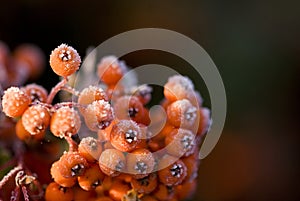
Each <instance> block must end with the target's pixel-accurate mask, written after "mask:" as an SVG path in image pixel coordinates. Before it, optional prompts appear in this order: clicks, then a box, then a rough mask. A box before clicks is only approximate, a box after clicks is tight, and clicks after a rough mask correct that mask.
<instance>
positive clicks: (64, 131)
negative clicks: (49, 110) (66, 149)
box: [50, 106, 81, 138]
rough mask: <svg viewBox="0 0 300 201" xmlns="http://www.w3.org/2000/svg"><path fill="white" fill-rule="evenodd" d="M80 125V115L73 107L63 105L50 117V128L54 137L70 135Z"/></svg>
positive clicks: (75, 131)
mask: <svg viewBox="0 0 300 201" xmlns="http://www.w3.org/2000/svg"><path fill="white" fill-rule="evenodd" d="M80 126H81V121H80V116H79V114H78V112H77V111H76V110H75V109H74V108H70V107H67V106H63V107H61V108H59V109H57V110H56V111H55V112H54V113H53V115H52V118H51V122H50V130H51V132H52V133H53V135H55V136H56V137H60V138H63V137H64V136H72V135H75V134H76V133H78V131H79V129H80Z"/></svg>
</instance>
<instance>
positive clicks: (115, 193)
mask: <svg viewBox="0 0 300 201" xmlns="http://www.w3.org/2000/svg"><path fill="white" fill-rule="evenodd" d="M129 190H130V187H129V185H127V184H126V183H123V182H122V181H119V180H117V181H115V182H114V183H113V184H112V186H111V187H110V189H109V196H110V197H111V198H112V199H113V200H115V201H120V200H122V199H123V197H124V196H125V195H126V194H127V192H128V191H129Z"/></svg>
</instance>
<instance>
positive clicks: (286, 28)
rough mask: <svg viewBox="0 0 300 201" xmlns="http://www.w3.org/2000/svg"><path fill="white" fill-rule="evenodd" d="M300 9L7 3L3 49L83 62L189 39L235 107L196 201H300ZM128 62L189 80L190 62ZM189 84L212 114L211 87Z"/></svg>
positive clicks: (45, 79) (141, 56)
mask: <svg viewBox="0 0 300 201" xmlns="http://www.w3.org/2000/svg"><path fill="white" fill-rule="evenodd" d="M299 8H300V2H299V1H292V0H286V1H271V0H263V1H258V0H255V1H222V0H211V1H79V0H74V1H58V0H52V1H50V0H44V1H38V0H16V1H8V0H2V1H1V6H0V40H3V41H4V42H6V43H7V44H8V45H9V46H10V48H11V49H13V48H14V47H16V46H17V45H19V44H20V43H24V42H30V43H34V44H36V45H38V46H40V47H41V48H42V49H43V51H44V52H45V54H46V55H49V54H50V52H51V50H52V49H53V48H55V47H56V46H58V45H59V44H61V43H63V42H64V43H68V44H70V45H72V46H74V47H75V48H76V49H77V50H78V51H79V53H80V54H81V55H85V50H86V49H87V47H89V46H97V45H99V44H100V43H101V42H103V41H105V40H106V39H108V38H110V37H112V36H114V35H116V34H118V33H122V32H124V31H128V30H132V29H136V28H146V27H154V28H165V29H171V30H174V31H177V32H179V33H182V34H185V35H186V36H188V37H190V38H192V39H193V40H195V41H196V42H198V43H199V44H200V45H201V46H202V47H203V48H204V49H205V50H206V51H207V52H208V53H209V55H210V56H211V58H212V59H213V60H214V62H215V64H216V65H217V67H218V69H219V71H220V74H221V76H222V78H223V81H224V85H225V88H226V93H227V99H228V114H227V119H226V125H225V129H224V133H223V134H222V136H221V139H220V141H219V143H218V144H217V146H216V149H215V150H214V151H213V152H212V153H211V154H210V155H209V156H208V157H207V158H205V159H204V160H203V161H202V163H201V166H200V169H199V178H198V180H199V184H198V190H197V195H195V198H194V200H199V201H200V200H203V201H259V200H262V201H263V200H264V201H268V200H273V201H274V200H285V201H289V200H299V199H300V182H299V178H300V174H299V169H300V157H299V145H300V143H299V140H300V137H299V128H298V127H299V112H300V110H299V98H300V90H299V84H300V81H299V75H300V66H299V65H300V57H299V53H300V51H299V50H300V40H299V35H300V29H299V27H300V15H299ZM124 59H125V60H126V62H127V63H128V64H129V65H130V66H133V67H135V66H139V65H142V64H147V63H160V64H163V65H168V66H170V67H174V68H175V69H179V71H180V72H182V73H183V74H186V75H189V74H191V71H190V67H189V66H188V64H187V63H186V62H185V61H183V60H181V59H179V58H177V57H176V56H174V55H170V54H167V53H163V52H159V51H141V52H135V53H131V54H129V55H127V56H125V57H124ZM49 75H50V76H49ZM191 77H192V79H193V81H194V82H195V83H196V87H197V89H199V90H200V91H201V94H202V95H203V97H204V99H205V105H206V106H209V97H208V92H207V90H206V88H205V85H204V84H203V82H202V81H201V79H200V78H199V77H193V75H191ZM37 82H38V83H40V84H42V85H44V86H45V87H46V88H48V89H50V88H51V87H52V86H53V85H54V84H55V83H56V82H57V77H56V76H55V75H54V73H52V71H51V69H50V68H49V67H48V68H47V70H46V71H45V72H44V74H43V76H42V78H41V79H40V80H39V81H37Z"/></svg>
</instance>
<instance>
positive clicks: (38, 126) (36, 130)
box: [22, 105, 50, 135]
mask: <svg viewBox="0 0 300 201" xmlns="http://www.w3.org/2000/svg"><path fill="white" fill-rule="evenodd" d="M22 123H23V126H24V128H25V129H26V130H27V131H28V132H29V133H30V134H31V135H38V134H40V133H44V132H45V131H46V129H47V128H48V126H49V123H50V113H49V111H48V109H47V108H45V107H43V106H42V105H33V106H30V107H29V108H28V109H27V110H26V111H25V112H24V113H23V116H22Z"/></svg>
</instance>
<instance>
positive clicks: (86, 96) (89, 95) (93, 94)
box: [78, 86, 108, 114]
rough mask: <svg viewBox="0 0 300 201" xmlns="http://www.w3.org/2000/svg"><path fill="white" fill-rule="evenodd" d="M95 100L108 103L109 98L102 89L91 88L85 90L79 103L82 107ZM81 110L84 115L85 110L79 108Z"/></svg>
mask: <svg viewBox="0 0 300 201" xmlns="http://www.w3.org/2000/svg"><path fill="white" fill-rule="evenodd" d="M95 100H105V101H108V97H107V95H106V93H105V91H104V90H103V89H102V88H99V87H96V86H89V87H87V88H85V89H83V90H82V91H81V92H80V95H79V97H78V103H79V104H80V105H82V106H87V105H88V104H91V103H92V102H93V101H95ZM79 110H80V112H81V113H82V114H83V113H84V110H83V109H82V108H79Z"/></svg>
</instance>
